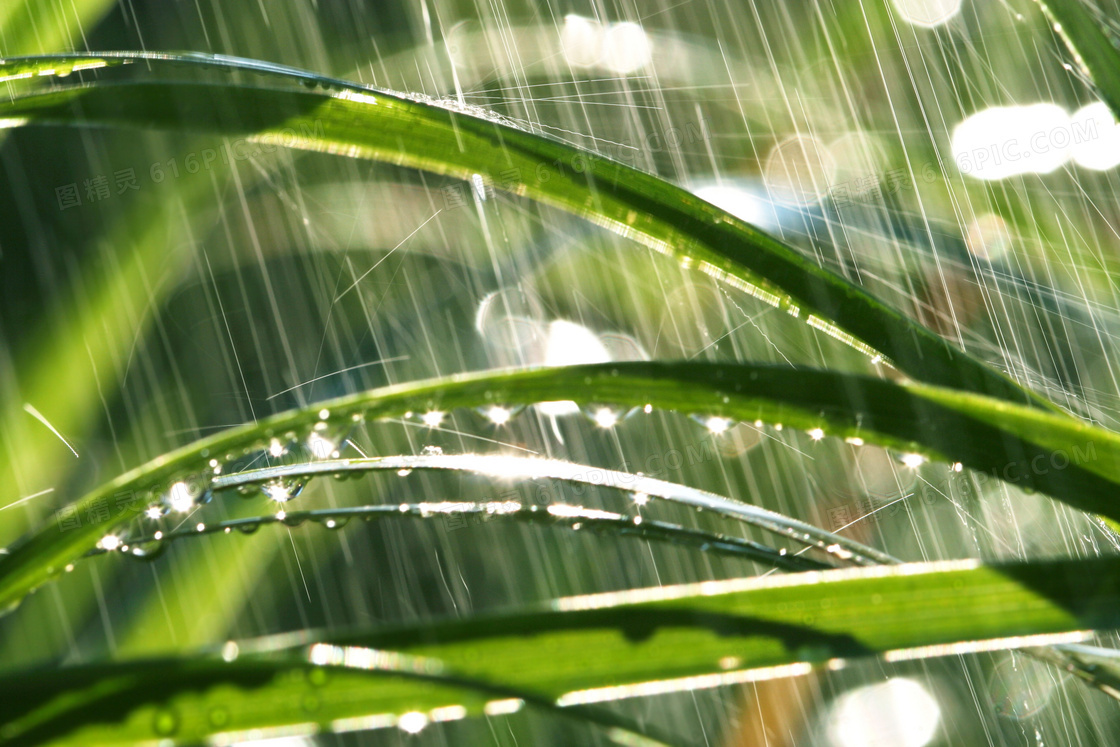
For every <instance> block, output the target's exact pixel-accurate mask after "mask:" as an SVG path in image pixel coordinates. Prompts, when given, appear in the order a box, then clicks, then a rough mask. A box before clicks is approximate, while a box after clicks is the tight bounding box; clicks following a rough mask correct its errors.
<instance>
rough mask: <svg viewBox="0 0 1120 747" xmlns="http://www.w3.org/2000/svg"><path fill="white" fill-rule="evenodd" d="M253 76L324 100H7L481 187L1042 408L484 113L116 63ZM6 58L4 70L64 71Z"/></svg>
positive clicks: (215, 94)
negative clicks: (594, 227)
mask: <svg viewBox="0 0 1120 747" xmlns="http://www.w3.org/2000/svg"><path fill="white" fill-rule="evenodd" d="M141 59H143V60H147V61H150V62H151V63H152V65H153V66H158V64H160V63H173V64H177V65H190V66H197V67H203V68H205V67H207V66H210V67H226V68H232V69H240V70H245V71H249V72H256V73H259V74H261V75H267V76H269V77H270V78H272V79H279V80H283V81H289V82H294V83H299V84H301V85H305V86H321V87H322V88H329V89H338V90H333V91H329V92H323V91H310V90H306V89H305V88H301V89H300V90H278V89H276V88H274V87H271V88H265V87H261V86H249V85H233V84H229V83H225V84H204V83H179V84H161V83H155V82H147V83H113V84H107V85H96V84H95V85H91V86H88V87H83V88H67V89H60V90H55V91H52V92H48V93H41V94H33V95H30V96H25V97H22V98H18V99H16V100H14V101H7V102H0V118H2V121H3V123H5V124H6V125H7V126H20V125H23V124H27V123H29V122H36V123H41V124H52V123H53V124H68V125H73V124H92V125H108V126H129V127H145V128H169V129H189V130H205V131H209V132H218V133H221V134H225V135H231V136H245V137H249V138H252V139H256V140H259V141H262V142H267V143H273V144H280V145H284V146H288V147H293V148H303V149H309V150H318V151H323V152H330V153H337V154H344V155H347V156H354V157H360V158H369V159H373V160H380V161H385V162H389V163H395V164H402V165H407V166H410V167H414V168H419V169H424V170H428V171H432V172H435V173H440V174H446V175H450V176H455V177H458V178H462V179H467V180H473V181H474V182H476V183H477V182H478V181H480V180H481V183H482V184H483V185H492V186H497V187H499V188H502V189H505V190H507V191H510V192H514V193H517V194H521V195H527V196H529V197H532V198H534V199H537V200H539V201H542V202H544V203H547V204H550V205H552V206H554V207H558V208H560V209H563V210H566V211H569V212H572V213H573V214H576V215H579V216H582V217H584V218H587V219H588V220H591V221H593V222H595V223H597V224H599V225H601V226H604V227H607V228H609V229H610V230H613V231H615V232H617V233H620V234H622V235H624V236H626V237H629V238H632V239H635V240H637V241H639V242H641V243H643V244H645V245H646V246H648V247H650V248H652V249H655V250H657V251H659V252H662V253H665V254H669V255H671V256H674V257H676V258H678V259H679V260H680V261H681V262H683V263H685V264H686V265H687V266H693V267H695V268H696V269H698V270H700V271H702V272H705V273H707V274H709V275H711V276H712V277H714V278H716V279H718V280H720V281H722V282H724V283H727V284H730V285H732V286H734V287H737V288H739V289H740V290H742V291H744V292H747V293H750V294H753V295H754V296H756V297H758V298H760V299H762V300H764V301H767V302H769V303H771V304H773V305H774V306H775V307H777V308H780V309H783V310H784V311H786V312H787V313H789V314H791V315H793V316H795V317H798V318H802V319H804V320H805V321H806V323H808V324H809V325H811V326H813V327H814V328H816V329H818V330H820V331H822V332H825V333H826V334H830V335H832V336H833V337H835V338H836V339H839V340H842V341H844V342H846V343H848V344H850V345H852V346H853V347H854V348H856V349H857V350H860V351H862V352H864V353H865V354H867V355H868V357H869V358H870V359H871V360H872V361H874V362H875V363H881V362H884V361H883V357H882V356H886V359H887V361H886V362H888V363H889V364H891V365H893V366H895V367H896V368H898V369H899V370H901V371H903V372H905V373H907V374H908V375H910V376H911V377H913V378H914V379H916V380H920V381H925V382H928V383H931V384H938V385H942V386H947V387H952V388H961V389H966V390H969V391H975V392H979V393H984V394H988V395H991V396H994V397H999V398H1003V399H1008V400H1010V401H1014V402H1020V403H1026V404H1030V405H1032V406H1037V407H1041V408H1044V409H1051V410H1054V409H1056V406H1055V405H1053V404H1052V403H1050V402H1049V401H1048V400H1046V399H1045V398H1043V397H1041V396H1040V395H1038V394H1036V393H1031V392H1028V391H1027V390H1025V389H1024V388H1023V387H1021V386H1020V385H1019V384H1017V383H1015V382H1014V381H1012V380H1011V379H1010V378H1009V377H1007V376H1005V375H1004V374H1002V373H999V372H997V371H995V370H994V369H992V368H990V367H988V366H987V365H985V364H983V363H981V362H980V361H978V360H976V359H974V358H972V357H970V356H968V355H967V354H966V353H965V352H964V351H962V350H960V349H958V348H956V347H955V346H953V345H951V344H950V343H949V342H948V341H946V340H945V339H943V338H941V337H939V336H938V335H937V334H935V333H934V332H932V331H931V330H928V329H926V328H924V327H922V326H921V325H920V324H917V323H916V322H914V321H912V320H910V319H908V318H907V317H905V316H904V315H902V314H901V313H899V312H897V311H896V310H894V309H891V308H888V307H887V306H885V305H884V304H883V303H881V302H879V301H878V300H876V299H875V298H874V297H872V296H871V295H869V294H868V293H866V292H865V291H863V290H862V289H861V288H859V287H858V286H855V285H854V284H852V283H850V282H848V281H847V280H845V279H843V278H841V277H840V276H839V275H836V274H835V273H832V272H830V271H828V270H826V269H824V268H821V267H819V266H817V265H816V264H814V263H812V262H810V261H808V260H806V259H804V258H803V257H802V256H801V255H799V254H798V253H797V252H796V250H794V249H792V248H791V247H789V246H788V245H786V244H784V243H782V242H781V241H780V240H778V239H776V238H774V237H773V236H770V235H769V234H766V233H764V232H762V231H760V230H759V229H757V228H755V227H753V226H751V225H749V224H747V223H745V222H743V221H742V220H739V219H738V218H735V217H734V216H732V215H730V214H728V213H727V212H725V211H723V210H721V209H719V208H717V207H715V206H713V205H710V204H708V203H707V202H705V201H703V200H702V199H700V198H698V197H696V196H695V195H693V194H691V193H689V192H687V191H686V190H684V189H681V188H679V187H676V186H675V185H673V184H671V183H669V182H666V181H665V180H663V179H660V178H658V177H655V176H652V175H650V174H647V173H644V172H641V171H638V170H636V169H633V168H630V167H628V166H626V165H624V164H621V163H619V162H616V161H612V160H610V159H608V158H604V157H602V156H599V155H597V154H595V153H592V152H590V151H586V150H583V149H580V148H577V147H574V146H571V145H568V144H565V143H562V142H559V141H557V140H554V139H550V138H548V137H545V136H542V135H537V134H534V133H530V132H527V131H524V130H522V129H518V128H516V127H513V126H510V125H509V124H507V123H505V122H502V121H499V120H498V118H497V117H495V116H479V114H478V112H476V111H475V110H470V111H464V110H462V109H449V108H444V107H442V106H437V105H434V104H432V103H430V102H426V101H422V100H420V99H421V98H422V97H418V96H411V97H410V96H408V95H405V94H399V93H395V92H390V91H383V90H380V89H372V88H367V87H363V86H359V85H357V84H354V83H350V82H347V81H338V80H335V79H330V78H324V77H321V76H317V75H315V74H313V73H309V72H306V71H298V70H293V69H291V68H285V67H282V66H276V65H270V64H269V63H262V62H258V61H250V60H241V59H235V58H225V57H212V56H205V55H198V54H192V55H180V56H174V55H145V54H142V53H108V54H105V55H103V59H102V60H101V61H102V62H103V63H104V64H106V65H108V64H121V63H123V62H127V61H130V60H141ZM58 61H59V58H57V57H51V58H43V59H41V60H38V61H37V60H30V59H23V60H7V61H4V62H3V63H2V64H0V72H2V71H4V70H6V69H7V70H15V69H25V68H28V67H32V68H34V67H35V66H36V65H39V66H47V65H54V64H58Z"/></svg>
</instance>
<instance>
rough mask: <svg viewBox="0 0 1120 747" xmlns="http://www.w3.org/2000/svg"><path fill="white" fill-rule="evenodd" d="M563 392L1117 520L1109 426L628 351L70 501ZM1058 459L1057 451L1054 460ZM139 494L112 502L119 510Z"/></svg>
mask: <svg viewBox="0 0 1120 747" xmlns="http://www.w3.org/2000/svg"><path fill="white" fill-rule="evenodd" d="M573 397H574V398H575V399H577V400H582V401H584V402H585V403H592V402H599V403H603V402H608V403H613V404H618V405H625V406H644V405H646V404H652V405H653V406H655V407H660V408H665V409H672V410H678V411H682V412H685V413H704V414H710V415H719V416H725V417H729V418H734V419H737V420H742V421H755V420H760V421H763V422H766V423H773V424H777V423H781V424H784V425H786V426H789V427H793V428H801V429H804V430H806V431H808V430H811V429H817V428H819V429H821V430H823V431H824V433H826V434H828V435H831V436H843V437H847V438H860V439H863V440H865V441H867V442H869V443H877V444H880V445H883V446H887V447H893V448H898V449H904V450H907V451H915V452H919V453H923V454H926V455H928V456H930V457H933V458H938V459H942V460H945V461H948V462H959V463H961V464H963V465H964V466H967V467H971V468H973V469H976V470H981V471H984V472H989V473H992V474H993V475H994V476H995V477H996V478H999V479H1005V480H1010V481H1014V482H1016V483H1017V484H1019V485H1021V486H1024V487H1027V488H1031V489H1034V490H1038V491H1040V492H1044V493H1047V494H1048V495H1051V496H1053V497H1055V498H1057V499H1059V500H1062V501H1064V502H1066V503H1068V504H1069V505H1071V506H1074V507H1076V508H1079V509H1081V510H1083V511H1088V512H1091V513H1098V514H1102V515H1104V516H1107V517H1109V518H1112V519H1120V501H1117V499H1116V495H1117V486H1120V435H1118V434H1115V433H1112V432H1111V431H1106V430H1103V429H1101V428H1097V427H1095V426H1092V425H1090V424H1088V423H1083V422H1080V421H1077V420H1074V419H1073V418H1069V417H1066V416H1064V415H1058V414H1051V413H1047V412H1044V411H1042V410H1039V409H1036V408H1028V407H1023V406H1018V405H1013V404H1011V403H1009V402H1006V401H1003V400H996V399H992V398H988V397H982V396H979V395H973V394H968V393H964V392H958V391H953V390H945V389H939V388H936V387H929V386H925V385H919V384H897V383H893V382H890V381H885V380H881V379H872V378H868V377H862V376H854V375H850V374H841V373H834V372H829V371H819V370H816V369H805V368H791V367H787V366H769V365H745V364H726V365H724V364H712V363H696V362H680V363H651V362H630V363H611V364H596V365H587V366H571V367H565V368H540V369H532V370H527V371H514V372H499V373H484V374H471V375H463V376H455V377H449V378H445V379H437V380H433V381H426V382H418V383H411V384H405V385H399V386H395V387H387V388H385V389H378V390H373V391H369V392H362V393H359V394H354V395H350V396H347V397H342V398H339V399H336V400H332V401H329V402H325V403H319V404H317V405H315V406H314V407H310V408H307V409H303V410H292V411H289V412H285V413H280V414H278V415H275V416H272V417H270V418H267V419H265V420H262V421H259V422H256V423H249V424H246V425H243V426H239V427H236V428H232V429H229V430H227V431H223V432H220V433H218V434H215V435H213V436H210V437H208V438H205V439H202V440H200V441H197V442H195V443H193V444H190V445H188V446H184V447H182V448H180V449H178V450H176V451H174V452H171V453H168V454H165V455H164V456H161V457H159V458H157V459H156V460H154V461H152V462H149V463H148V464H146V465H143V466H141V467H138V468H136V469H133V470H131V471H129V472H127V473H125V474H123V475H121V476H120V477H118V478H117V479H115V480H113V481H111V482H109V483H107V484H105V485H103V486H101V487H100V488H98V489H97V490H95V491H93V492H92V493H90V494H88V495H87V496H85V497H84V498H82V499H81V500H80V501H79V502H78V503H76V504H75V506H76V508H77V510H78V511H79V512H80V513H81V514H82V515H86V514H88V513H89V511H88V509H89V508H91V507H94V506H96V505H98V502H101V501H107V500H114V497H115V496H119V495H122V494H123V495H131V496H151V497H152V498H153V499H154V498H158V496H159V494H160V492H161V491H163V492H166V491H167V490H168V489H169V487H170V485H171V484H172V482H174V481H175V480H180V479H184V478H186V477H191V478H198V477H200V476H201V479H204V480H206V481H209V480H211V479H212V478H213V477H214V475H213V474H212V472H209V471H208V470H209V469H210V468H209V467H207V466H206V465H207V463H208V461H209V460H210V459H211V458H212V457H211V455H231V456H241V455H244V454H247V453H253V452H256V451H258V450H262V449H265V448H267V439H268V438H270V437H271V436H272V435H273V434H281V433H286V432H289V431H291V432H297V433H298V432H301V431H302V432H304V433H308V434H309V433H310V430H311V428H312V427H313V426H314V424H315V423H316V422H318V421H319V416H320V413H321V411H322V410H327V411H328V420H331V421H333V422H336V423H348V422H353V420H354V419H355V418H357V419H361V418H369V419H374V418H389V417H401V416H403V415H404V414H405V413H407V412H424V411H425V410H427V409H429V408H431V409H440V410H449V409H452V408H456V407H479V406H483V405H489V404H492V403H494V402H504V403H506V404H517V403H522V404H532V403H535V402H549V401H555V400H566V399H572V398H573ZM1059 457H1060V459H1059ZM145 507H146V506H145V504H144V503H137V502H132V503H130V504H129V505H127V506H126V508H127V509H129V513H126V515H125V517H124V518H131V516H134V515H135V514H136V513H138V512H139V511H141V510H143V509H144V508H145ZM119 522H120V519H116V520H106V521H102V522H87V523H86V524H84V525H83V526H82V527H80V528H75V529H71V530H68V531H60V528H59V527H58V526H56V525H55V524H53V523H52V524H48V525H46V526H45V527H43V528H41V529H40V530H39V531H38V532H36V533H34V534H32V535H31V536H29V537H28V538H26V539H25V540H24V541H23V542H21V543H20V544H18V545H16V546H14V547H12V548H11V554H10V555H8V556H7V557H5V558H3V559H2V560H0V607H7V606H11V605H14V604H16V603H18V601H19V600H20V599H22V598H23V596H24V595H25V594H27V593H28V592H29V591H30V590H31V589H34V588H36V587H37V586H39V585H40V584H42V583H43V582H45V581H46V580H48V579H49V578H50V577H51V576H52V575H54V574H57V573H60V572H61V571H62V569H63V567H64V566H65V565H66V564H67V563H69V562H71V561H72V560H74V559H75V558H76V557H78V556H80V555H81V554H82V553H84V552H86V551H87V550H89V549H91V548H92V547H93V546H94V545H95V544H96V543H97V541H98V540H99V539H100V538H101V537H102V536H103V535H104V534H105V533H106V532H108V531H109V530H110V529H111V528H112V526H113V525H114V524H115V523H119Z"/></svg>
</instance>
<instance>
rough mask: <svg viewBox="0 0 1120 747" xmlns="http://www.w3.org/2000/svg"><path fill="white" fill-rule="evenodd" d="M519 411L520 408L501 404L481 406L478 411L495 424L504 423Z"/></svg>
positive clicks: (500, 424)
mask: <svg viewBox="0 0 1120 747" xmlns="http://www.w3.org/2000/svg"><path fill="white" fill-rule="evenodd" d="M520 411H521V408H517V407H506V406H503V405H490V406H489V407H483V408H481V409H480V410H479V411H478V412H479V413H480V414H481V415H482V416H483V417H484V418H486V419H487V420H489V421H490V422H491V423H492V424H494V425H497V426H502V425H506V424H507V423H509V421H511V420H513V418H514V417H515V416H516V415H517V414H518V413H519V412H520Z"/></svg>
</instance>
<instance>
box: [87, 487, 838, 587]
mask: <svg viewBox="0 0 1120 747" xmlns="http://www.w3.org/2000/svg"><path fill="white" fill-rule="evenodd" d="M444 516H461V517H464V518H466V517H482V518H485V519H486V520H487V521H498V520H501V521H521V522H524V523H527V524H544V525H548V526H562V527H578V528H583V529H587V530H590V531H592V532H596V533H599V534H603V535H607V536H611V537H636V538H639V539H644V540H652V541H657V542H667V543H671V544H675V545H679V546H681V547H688V548H692V549H697V550H700V551H702V552H709V553H712V554H714V555H724V556H727V557H735V558H745V559H748V560H754V561H756V562H759V563H762V564H764V565H768V566H771V567H773V568H778V569H781V570H786V571H809V570H822V569H825V568H831V567H833V566H830V565H828V564H826V563H822V562H820V561H817V560H814V559H812V558H806V557H803V556H801V555H798V554H796V553H785V552H781V551H779V550H775V549H774V548H772V547H770V546H768V545H764V544H762V543H759V542H754V541H752V540H746V539H742V538H740V537H732V536H730V535H725V534H717V533H714V532H706V531H704V530H701V529H690V528H688V527H683V526H680V525H679V524H673V523H670V522H665V521H657V520H648V519H642V518H641V517H630V516H626V515H624V514H619V513H615V512H613V511H602V510H599V509H588V508H584V507H582V506H570V505H564V506H562V507H559V510H557V507H553V510H552V511H547V510H537V507H536V506H523V505H520V504H517V505H515V506H513V505H509V504H508V503H505V504H498V505H497V506H494V505H488V504H486V503H474V502H465V501H444V502H436V503H402V504H399V505H391V506H390V505H385V504H377V505H372V506H346V507H343V508H322V509H313V510H309V511H284V512H282V513H281V512H277V513H272V514H265V515H262V516H249V517H245V518H241V519H228V520H225V521H219V522H213V523H210V524H203V525H200V526H191V527H186V528H179V529H174V530H170V531H167V532H160V536H159V537H156V536H155V535H154V534H152V535H148V536H144V537H136V538H130V539H129V540H128V542H129V549H128V550H126V551H125V552H128V553H129V554H131V555H132V556H133V557H137V558H143V559H145V560H147V559H153V558H154V557H158V556H159V555H160V554H161V553H162V552H163V551H164V549H165V548H166V547H167V546H168V543H170V542H172V541H174V540H177V539H182V538H186V537H201V536H205V535H208V534H222V533H224V534H229V533H231V532H233V531H237V532H240V533H252V532H255V531H256V530H257V529H258V528H260V527H262V526H265V525H268V524H283V525H284V526H288V527H293V526H299V525H301V524H303V523H304V522H307V521H310V522H313V523H316V524H322V525H324V526H326V527H327V528H329V529H335V528H339V527H341V526H343V525H344V524H345V523H346V522H348V521H350V520H351V519H365V520H370V519H377V520H382V519H390V520H396V519H402V518H420V519H432V518H435V517H444ZM636 519H637V520H636ZM109 552H110V551H109V550H106V549H104V548H97V549H95V550H93V551H91V552H90V555H91V556H92V555H104V554H107V553H109Z"/></svg>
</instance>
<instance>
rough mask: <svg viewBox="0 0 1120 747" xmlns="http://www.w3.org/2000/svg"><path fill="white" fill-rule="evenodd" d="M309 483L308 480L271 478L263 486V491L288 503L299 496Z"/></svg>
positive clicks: (275, 498)
mask: <svg viewBox="0 0 1120 747" xmlns="http://www.w3.org/2000/svg"><path fill="white" fill-rule="evenodd" d="M306 485H307V482H306V480H283V479H281V480H271V481H269V482H267V483H265V484H264V485H262V486H261V488H260V489H261V492H263V493H264V494H265V495H266V496H268V497H269V498H270V499H271V500H274V501H276V502H277V503H287V502H288V501H290V500H291V499H293V498H296V497H298V496H299V494H300V493H302V492H303V489H304V487H305V486H306Z"/></svg>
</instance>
